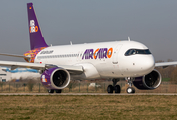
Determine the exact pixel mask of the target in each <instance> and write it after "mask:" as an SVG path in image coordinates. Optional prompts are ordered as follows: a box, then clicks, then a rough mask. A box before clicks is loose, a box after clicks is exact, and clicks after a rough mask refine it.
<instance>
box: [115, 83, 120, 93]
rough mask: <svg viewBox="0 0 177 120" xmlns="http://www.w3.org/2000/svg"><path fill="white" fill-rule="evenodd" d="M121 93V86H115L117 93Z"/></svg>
mask: <svg viewBox="0 0 177 120" xmlns="http://www.w3.org/2000/svg"><path fill="white" fill-rule="evenodd" d="M120 92H121V88H120V85H116V86H115V93H120Z"/></svg>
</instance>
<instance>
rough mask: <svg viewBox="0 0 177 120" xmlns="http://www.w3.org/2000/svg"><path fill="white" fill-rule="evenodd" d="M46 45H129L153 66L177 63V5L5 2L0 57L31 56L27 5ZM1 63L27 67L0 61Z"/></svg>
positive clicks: (0, 14) (125, 0)
mask: <svg viewBox="0 0 177 120" xmlns="http://www.w3.org/2000/svg"><path fill="white" fill-rule="evenodd" d="M29 2H33V6H34V9H35V12H36V15H37V18H38V22H39V24H40V28H41V30H42V34H43V36H44V38H45V40H46V42H47V44H48V45H50V44H52V45H64V44H70V41H72V43H73V44H78V43H92V42H104V41H119V40H127V39H128V37H130V39H131V40H134V41H138V42H141V43H143V44H145V45H146V46H147V47H148V48H149V49H150V51H151V52H152V54H153V55H154V58H155V60H156V61H157V60H163V61H167V60H168V59H172V60H174V61H177V52H176V51H177V47H176V46H177V7H176V6H177V0H1V1H0V41H1V43H0V53H9V54H20V55H22V54H23V53H25V52H26V51H28V50H30V41H29V34H28V21H27V8H26V4H27V3H29ZM0 60H7V61H20V62H21V61H24V60H23V59H21V58H13V57H5V56H0Z"/></svg>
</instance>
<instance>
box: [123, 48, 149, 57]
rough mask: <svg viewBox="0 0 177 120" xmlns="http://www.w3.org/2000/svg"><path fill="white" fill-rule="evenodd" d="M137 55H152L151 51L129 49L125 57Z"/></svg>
mask: <svg viewBox="0 0 177 120" xmlns="http://www.w3.org/2000/svg"><path fill="white" fill-rule="evenodd" d="M135 54H151V52H150V51H149V49H145V50H140V49H129V50H128V51H127V52H126V53H125V56H129V55H135Z"/></svg>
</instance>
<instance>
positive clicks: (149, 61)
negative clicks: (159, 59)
mask: <svg viewBox="0 0 177 120" xmlns="http://www.w3.org/2000/svg"><path fill="white" fill-rule="evenodd" d="M154 67H155V60H154V57H153V56H152V55H149V56H146V57H145V58H144V59H143V60H142V64H141V69H142V70H143V71H144V72H145V73H149V72H151V71H152V70H154Z"/></svg>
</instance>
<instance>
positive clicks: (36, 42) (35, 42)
mask: <svg viewBox="0 0 177 120" xmlns="http://www.w3.org/2000/svg"><path fill="white" fill-rule="evenodd" d="M27 12H28V25H29V35H30V45H31V50H33V49H35V48H40V47H48V45H47V44H46V42H45V40H44V38H43V36H42V33H41V30H40V27H39V24H38V21H37V17H36V14H35V11H34V8H33V3H27Z"/></svg>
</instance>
